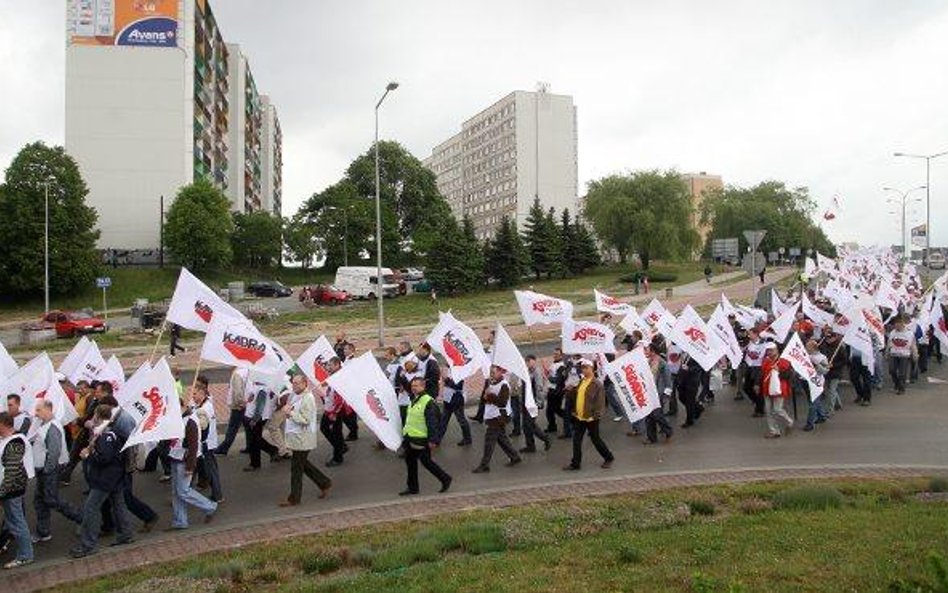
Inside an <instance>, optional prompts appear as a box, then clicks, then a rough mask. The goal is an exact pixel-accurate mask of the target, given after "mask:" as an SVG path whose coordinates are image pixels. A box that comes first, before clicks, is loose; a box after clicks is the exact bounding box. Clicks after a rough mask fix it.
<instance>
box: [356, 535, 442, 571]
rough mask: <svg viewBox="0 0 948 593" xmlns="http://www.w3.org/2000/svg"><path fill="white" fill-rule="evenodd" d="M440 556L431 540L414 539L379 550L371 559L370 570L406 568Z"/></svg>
mask: <svg viewBox="0 0 948 593" xmlns="http://www.w3.org/2000/svg"><path fill="white" fill-rule="evenodd" d="M440 556H441V550H439V549H438V546H437V544H436V543H435V542H434V541H432V540H414V541H409V542H407V543H405V544H403V545H401V546H396V547H394V548H389V549H387V550H382V551H381V552H379V553H378V554H377V555H376V556H375V558H374V559H373V560H372V570H373V571H375V572H388V571H391V570H398V569H401V568H408V567H409V566H411V565H412V564H417V563H419V562H434V561H435V560H437V559H438V558H439V557H440Z"/></svg>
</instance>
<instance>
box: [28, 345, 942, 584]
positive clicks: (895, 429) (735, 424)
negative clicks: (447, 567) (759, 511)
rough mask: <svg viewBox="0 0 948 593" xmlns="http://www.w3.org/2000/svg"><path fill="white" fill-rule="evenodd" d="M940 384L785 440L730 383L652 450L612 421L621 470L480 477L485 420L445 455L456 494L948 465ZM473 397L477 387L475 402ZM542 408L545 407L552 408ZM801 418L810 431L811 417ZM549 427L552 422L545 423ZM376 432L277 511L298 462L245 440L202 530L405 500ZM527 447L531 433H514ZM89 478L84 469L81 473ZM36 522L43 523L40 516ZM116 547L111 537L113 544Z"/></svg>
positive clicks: (152, 493) (399, 467)
mask: <svg viewBox="0 0 948 593" xmlns="http://www.w3.org/2000/svg"><path fill="white" fill-rule="evenodd" d="M929 377H932V379H933V380H934V381H939V382H937V383H935V382H930V381H929V380H928V379H927V378H926V377H923V378H922V381H921V382H920V383H918V384H915V385H911V386H910V387H909V390H908V393H907V394H906V395H902V396H896V395H894V393H893V391H892V390H891V387H888V388H884V389H883V390H881V391H877V392H875V393H874V395H873V404H872V406H871V407H868V408H863V407H859V406H855V405H853V404H851V403H849V402H851V400H852V389H851V387H850V386H849V385H848V384H844V385H843V386H842V387H841V393H842V395H843V401H844V409H843V410H842V411H840V412H838V413H837V414H836V415H834V417H833V418H832V419H831V420H830V421H828V422H827V423H825V424H822V425H819V426H818V427H817V429H816V430H815V431H814V432H812V433H805V432H802V431H800V430H794V432H793V434H792V435H790V436H787V437H784V438H780V439H774V440H767V439H764V438H762V437H763V435H764V430H765V429H764V422H763V419H757V418H751V417H750V414H751V411H752V410H751V405H750V403H749V402H748V401H746V400H743V401H734V400H733V391H732V388H731V387H729V386H726V387H725V390H724V392H723V393H720V394H718V396H717V400H718V403H717V404H716V405H713V406H710V407H709V408H708V409H707V411H706V413H705V414H704V415H703V416H702V418H701V419H700V420H699V422H698V423H697V425H696V426H694V427H692V428H690V429H686V430H685V429H679V428H677V425H678V424H680V422H681V421H683V418H682V414H683V412H681V413H680V414H679V416H678V417H677V418H675V420H677V422H676V423H675V425H676V433H675V437H674V439H673V440H672V441H671V442H669V443H663V444H659V445H654V446H644V445H642V444H641V440H640V438H639V437H629V436H626V431H627V430H628V429H629V426H628V424H627V423H626V422H624V421H623V422H619V423H614V422H612V421H611V419H606V420H605V421H604V422H603V436H604V439H605V441H606V443H607V444H608V445H609V447H610V448H611V449H612V451H613V453H614V454H615V456H616V462H615V465H614V466H613V467H612V469H609V470H602V469H600V468H599V464H600V462H601V459H600V458H599V457H598V455H597V454H596V452H595V450H594V448H593V447H592V445H591V443H589V442H588V440H587V442H586V443H585V447H584V466H583V469H582V471H580V472H564V471H562V470H561V467H562V466H563V465H564V464H565V463H566V462H567V461H568V460H569V457H570V442H569V441H566V440H555V441H554V445H553V448H552V450H551V451H550V452H548V453H543V452H539V453H536V454H532V455H527V456H525V461H524V463H522V464H520V465H519V466H516V467H513V468H507V467H504V462H505V461H506V459H505V458H504V455H503V453H502V452H501V451H500V450H497V451H496V452H495V455H494V459H493V463H492V466H491V473H489V474H480V475H473V474H471V469H472V468H474V467H475V466H476V465H477V463H478V460H479V458H480V454H481V447H482V445H483V434H484V432H483V427H481V426H480V425H474V426H475V428H474V443H475V444H474V446H473V447H469V448H459V447H457V446H455V442H457V441H458V440H459V438H460V437H459V431H458V428H457V425H456V424H455V423H454V422H453V421H452V424H451V427H450V429H449V433H448V435H447V436H446V438H445V441H444V445H443V447H442V448H441V449H440V450H439V451H438V452H437V453H436V455H435V458H436V460H437V461H438V463H440V464H441V465H442V466H443V467H444V468H445V469H446V470H447V471H448V472H449V473H451V474H452V475H453V476H454V483H453V485H452V488H451V492H452V493H468V494H471V493H475V494H476V493H479V492H483V493H485V496H486V495H487V493H488V492H489V491H491V490H495V489H500V488H515V487H529V486H531V485H537V486H539V485H548V484H559V483H564V482H568V481H575V480H584V479H585V480H599V479H602V478H607V477H620V476H642V475H653V474H675V473H682V472H694V471H707V470H733V469H740V468H777V467H813V468H819V467H824V466H855V465H875V466H878V465H883V466H888V465H891V466H938V467H945V468H946V471H948V438H946V435H948V431H946V429H948V406H946V405H945V404H946V403H948V389H946V387H948V385H946V383H945V381H948V364H945V365H943V366H942V365H938V364H937V363H933V366H932V369H931V373H930V375H929ZM470 397H471V395H470V394H469V398H470ZM799 405H800V408H799V410H800V412H799V416H800V417H801V418H800V420H802V417H803V416H805V413H806V403H805V402H799ZM541 414H542V412H541ZM800 420H798V423H797V426H798V428H799V427H800V426H802V422H801V421H800ZM541 425H545V421H543V422H542V423H541ZM374 440H375V439H374V438H373V437H372V435H371V434H370V433H369V432H368V431H366V430H365V429H364V428H363V430H362V431H361V433H360V439H359V441H357V442H355V443H350V448H351V450H350V452H349V454H348V455H346V460H345V463H344V465H342V466H341V467H336V468H329V469H326V468H325V467H323V470H324V471H325V473H326V474H327V475H329V476H330V477H331V478H332V479H333V481H334V487H333V490H332V494H331V496H330V498H329V499H327V500H317V499H316V494H317V490H316V488H315V486H314V485H313V484H312V483H310V482H306V483H305V485H304V492H303V503H302V505H301V506H300V507H297V508H296V509H281V508H278V507H277V503H278V502H279V501H280V500H283V499H285V498H286V496H287V494H288V487H289V466H288V464H287V463H267V462H266V461H265V462H264V466H263V468H262V469H261V470H260V471H259V472H256V473H250V474H248V473H244V472H242V471H240V470H241V468H242V467H243V466H244V465H246V463H247V459H246V456H244V455H240V454H238V453H237V450H238V449H239V445H240V444H241V443H242V440H241V441H238V443H237V444H236V445H235V447H234V448H233V449H232V450H231V454H230V456H228V457H226V458H219V462H220V465H221V473H222V478H223V484H224V496H225V498H226V502H225V503H224V504H223V505H222V506H221V508H220V511H219V513H218V517H217V519H216V521H215V522H214V524H212V527H205V526H203V525H201V524H200V517H197V516H192V521H193V522H194V524H195V525H194V526H193V527H192V528H191V530H190V532H191V534H192V535H194V534H200V533H201V532H202V530H220V529H224V528H228V527H237V526H242V525H248V524H259V523H267V522H269V521H274V520H277V519H287V518H292V517H294V516H303V515H305V514H307V513H309V514H312V513H314V512H320V511H327V510H333V509H337V510H342V509H345V508H349V507H352V506H354V505H370V506H371V505H379V504H387V503H391V502H393V501H396V500H398V496H397V493H398V492H399V491H400V490H402V489H403V488H404V486H405V468H404V464H403V462H402V461H401V460H399V459H398V458H397V457H396V456H395V455H394V454H393V453H391V452H388V451H381V452H380V451H376V450H374V449H373V447H372V445H373V443H374ZM514 442H515V444H516V446H517V447H518V448H519V447H520V446H522V444H523V443H522V439H520V438H517V439H514ZM328 456H329V449H328V447H327V445H326V442H325V440H324V439H323V438H322V436H321V435H320V443H319V448H318V449H317V450H316V451H315V452H313V454H312V459H313V460H314V461H316V462H317V463H319V464H320V466H322V465H323V464H324V462H325V460H326V459H327V458H328ZM76 476H77V478H78V476H79V472H77V474H76ZM437 487H438V484H437V483H436V482H435V480H434V479H433V478H431V476H430V475H429V474H427V473H425V472H424V471H422V473H421V490H422V494H423V495H432V496H436V495H435V493H436V491H437ZM81 489H82V486H81V479H79V480H77V481H75V482H74V483H73V485H72V486H70V487H68V488H65V489H64V490H63V494H64V496H65V497H66V498H67V499H68V500H70V501H72V502H75V503H78V502H79V501H80V500H81V495H80V492H81ZM136 492H137V494H138V495H139V496H140V497H141V498H143V499H144V500H145V501H146V502H148V503H150V504H151V505H152V506H154V508H155V509H156V510H157V511H158V512H159V514H160V515H161V519H160V524H159V527H158V529H157V531H158V533H155V534H150V535H145V536H139V539H140V540H141V544H140V545H145V546H147V545H148V541H149V540H153V541H165V540H167V538H169V537H178V535H174V536H169V535H168V534H164V533H160V530H161V528H163V527H166V526H167V525H168V522H169V517H170V496H169V488H168V487H167V485H166V484H160V483H159V482H158V481H157V475H155V474H138V475H137V476H136ZM30 514H31V519H30V521H31V523H32V513H30ZM72 532H73V528H72V526H70V525H68V524H66V523H65V522H64V521H63V520H62V519H61V518H59V517H58V516H57V517H54V522H53V534H54V539H53V541H52V542H49V543H46V544H40V545H38V546H37V548H36V558H37V561H38V563H39V565H38V567H37V568H38V569H42V567H44V566H54V565H58V564H61V563H62V562H64V561H65V559H66V554H67V552H68V549H69V547H70V546H72V545H73V544H74V542H75V538H74V536H73V534H72ZM104 541H105V543H106V544H107V543H109V541H110V540H108V539H106V540H104Z"/></svg>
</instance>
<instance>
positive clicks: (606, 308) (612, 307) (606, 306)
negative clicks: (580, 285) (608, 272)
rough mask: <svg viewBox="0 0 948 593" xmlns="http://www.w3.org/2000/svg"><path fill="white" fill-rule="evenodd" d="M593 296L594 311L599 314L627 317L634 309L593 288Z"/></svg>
mask: <svg viewBox="0 0 948 593" xmlns="http://www.w3.org/2000/svg"><path fill="white" fill-rule="evenodd" d="M593 294H594V295H595V297H596V310H597V311H599V312H600V313H609V314H611V315H628V314H629V313H631V312H632V311H634V310H635V309H634V308H633V307H632V305H630V304H629V303H624V302H622V301H620V300H619V299H617V298H615V297H611V296H609V295H607V294H605V293H603V292H599V291H598V290H596V289H595V288H594V289H593Z"/></svg>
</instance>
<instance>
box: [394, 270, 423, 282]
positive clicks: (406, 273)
mask: <svg viewBox="0 0 948 593" xmlns="http://www.w3.org/2000/svg"><path fill="white" fill-rule="evenodd" d="M399 271H400V272H401V273H402V277H403V278H405V281H406V282H418V281H419V280H424V279H425V273H424V272H422V271H421V270H419V269H418V268H402V269H401V270H399Z"/></svg>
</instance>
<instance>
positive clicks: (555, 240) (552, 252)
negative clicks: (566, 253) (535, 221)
mask: <svg viewBox="0 0 948 593" xmlns="http://www.w3.org/2000/svg"><path fill="white" fill-rule="evenodd" d="M543 226H544V232H545V233H546V235H547V248H546V249H547V256H548V257H549V258H550V264H549V266H548V268H547V271H546V277H547V278H552V277H553V276H554V275H556V276H562V275H563V273H564V270H565V269H566V265H565V263H564V261H563V242H562V238H561V237H560V227H559V226H557V224H556V210H554V209H553V207H552V206H551V207H550V209H549V210H548V211H547V213H546V217H545V218H544V219H543Z"/></svg>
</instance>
